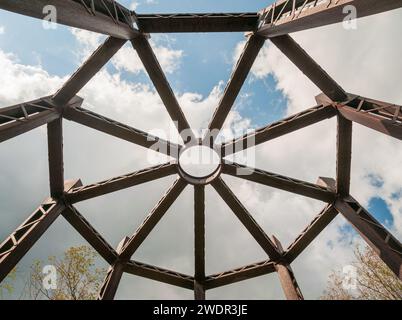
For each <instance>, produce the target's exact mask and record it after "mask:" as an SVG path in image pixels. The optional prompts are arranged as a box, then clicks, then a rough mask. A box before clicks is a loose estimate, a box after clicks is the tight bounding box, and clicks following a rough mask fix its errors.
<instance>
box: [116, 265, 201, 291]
mask: <svg viewBox="0 0 402 320" xmlns="http://www.w3.org/2000/svg"><path fill="white" fill-rule="evenodd" d="M124 271H125V272H127V273H130V274H133V275H136V276H139V277H143V278H147V279H151V280H155V281H159V282H163V283H167V284H170V285H173V286H177V287H181V288H184V289H189V290H194V278H193V277H191V276H188V275H185V274H182V273H179V272H175V271H171V270H166V269H163V268H159V267H155V266H151V265H149V264H145V263H141V262H137V261H129V262H128V263H126V265H125V267H124Z"/></svg>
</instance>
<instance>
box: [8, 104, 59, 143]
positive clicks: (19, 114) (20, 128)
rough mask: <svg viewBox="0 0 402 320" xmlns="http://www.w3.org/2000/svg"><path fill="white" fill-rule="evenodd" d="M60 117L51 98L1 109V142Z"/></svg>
mask: <svg viewBox="0 0 402 320" xmlns="http://www.w3.org/2000/svg"><path fill="white" fill-rule="evenodd" d="M59 117H60V113H59V111H58V109H57V108H56V107H55V105H54V104H53V103H52V102H51V99H50V97H44V98H41V99H37V100H33V101H30V102H25V103H20V104H18V105H14V106H11V107H6V108H1V109H0V142H3V141H6V140H8V139H11V138H14V137H16V136H18V135H20V134H23V133H26V132H28V131H30V130H33V129H35V128H38V127H40V126H42V125H45V124H47V123H49V122H51V121H53V120H56V119H58V118H59Z"/></svg>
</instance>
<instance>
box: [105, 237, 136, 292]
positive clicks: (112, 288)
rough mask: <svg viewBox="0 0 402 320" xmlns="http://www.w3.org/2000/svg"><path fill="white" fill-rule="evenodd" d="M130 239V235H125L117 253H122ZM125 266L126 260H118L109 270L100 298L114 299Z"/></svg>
mask: <svg viewBox="0 0 402 320" xmlns="http://www.w3.org/2000/svg"><path fill="white" fill-rule="evenodd" d="M128 240H129V238H128V237H125V238H124V239H123V240H122V241H121V242H120V243H119V245H118V247H117V250H116V252H117V254H120V253H121V251H122V249H123V247H124V245H125V244H126V243H127V241H128ZM124 267H125V262H122V261H119V260H117V261H116V262H115V263H114V264H113V265H112V266H111V267H110V268H109V270H108V271H107V274H106V277H105V280H104V281H103V284H102V287H101V289H100V290H99V297H98V300H113V299H114V297H115V295H116V292H117V288H118V287H119V283H120V280H121V277H122V276H123V272H124Z"/></svg>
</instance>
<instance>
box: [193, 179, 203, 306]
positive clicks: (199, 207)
mask: <svg viewBox="0 0 402 320" xmlns="http://www.w3.org/2000/svg"><path fill="white" fill-rule="evenodd" d="M194 257H195V259H194V266H195V275H194V298H195V300H205V289H204V285H203V283H204V282H205V187H204V186H194Z"/></svg>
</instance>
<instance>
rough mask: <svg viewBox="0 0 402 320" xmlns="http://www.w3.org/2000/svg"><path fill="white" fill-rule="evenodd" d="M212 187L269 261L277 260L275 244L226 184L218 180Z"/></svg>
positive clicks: (277, 254) (278, 255)
mask: <svg viewBox="0 0 402 320" xmlns="http://www.w3.org/2000/svg"><path fill="white" fill-rule="evenodd" d="M212 186H213V187H214V189H215V190H216V192H217V193H218V194H219V195H220V196H221V198H222V199H223V200H224V201H225V203H226V204H227V205H228V207H229V208H230V209H231V210H232V211H233V213H234V214H235V215H236V216H237V218H238V219H239V220H240V222H241V223H242V224H243V225H244V227H245V228H246V229H247V230H248V231H249V232H250V234H251V235H252V236H253V238H254V239H255V240H256V241H257V242H258V244H259V245H260V246H261V248H262V249H263V250H264V251H265V252H266V253H267V255H268V256H269V257H270V259H271V260H276V259H278V258H279V257H280V254H279V253H278V251H277V248H276V246H275V244H274V243H273V242H272V241H271V239H269V237H268V236H267V235H266V234H265V232H264V230H263V229H262V228H261V227H260V226H259V225H258V223H257V222H256V221H255V220H254V218H253V216H252V215H251V214H250V213H249V212H248V211H247V209H246V208H245V207H244V206H243V204H242V203H241V202H240V201H239V199H237V197H236V196H235V195H234V193H233V192H232V191H231V190H230V189H229V187H228V186H227V185H226V183H225V182H224V181H223V180H222V179H221V178H219V179H217V180H215V181H214V182H212Z"/></svg>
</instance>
